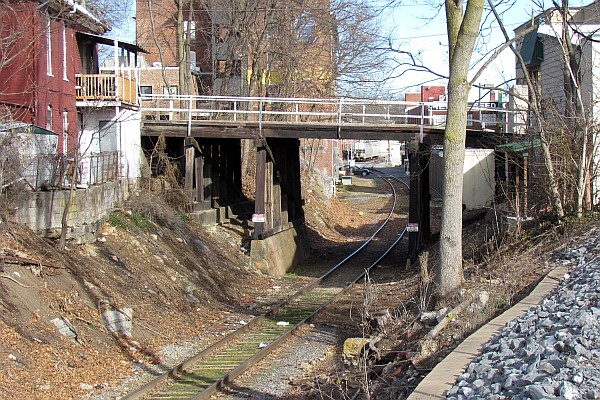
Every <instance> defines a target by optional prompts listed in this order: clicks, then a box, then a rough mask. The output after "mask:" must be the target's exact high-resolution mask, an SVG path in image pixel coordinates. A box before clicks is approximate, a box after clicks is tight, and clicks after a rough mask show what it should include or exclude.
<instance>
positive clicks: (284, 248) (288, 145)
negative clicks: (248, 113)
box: [250, 139, 310, 276]
mask: <svg viewBox="0 0 600 400" xmlns="http://www.w3.org/2000/svg"><path fill="white" fill-rule="evenodd" d="M299 145H300V142H299V140H297V139H269V140H258V141H257V142H256V196H255V204H254V215H253V221H254V234H253V240H252V243H251V246H250V260H251V264H252V265H253V266H254V267H255V268H257V269H259V270H260V271H262V272H264V273H267V274H269V275H273V276H280V275H283V274H284V273H285V272H287V271H288V270H290V269H291V268H292V267H294V266H295V265H296V264H297V263H298V262H300V261H302V260H303V259H305V258H306V257H308V256H309V253H310V245H309V243H308V236H307V233H306V227H305V225H304V214H303V211H302V199H301V187H300V160H299V157H300V156H299Z"/></svg>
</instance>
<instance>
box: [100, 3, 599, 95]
mask: <svg viewBox="0 0 600 400" xmlns="http://www.w3.org/2000/svg"><path fill="white" fill-rule="evenodd" d="M367 1H369V0H367ZM375 1H376V2H377V1H385V0H375ZM509 1H510V4H511V5H510V7H507V5H506V4H504V5H499V6H498V12H501V13H502V17H503V22H504V25H505V27H506V29H507V31H508V32H509V35H511V36H512V34H513V29H515V28H516V27H518V26H519V25H521V24H523V23H525V22H526V21H527V20H529V18H530V17H531V16H532V15H535V14H538V13H539V11H540V10H539V8H538V7H537V6H536V5H535V4H534V2H533V1H532V0H509ZM559 1H560V0H559ZM494 2H498V0H495V1H494ZM591 2H592V0H570V5H571V7H578V6H581V5H586V4H589V3H591ZM536 3H537V1H536ZM436 5H437V7H436ZM440 5H441V8H440ZM543 5H544V8H549V7H551V6H552V2H551V1H549V0H543ZM488 11H489V10H486V11H485V12H484V14H486V13H487V12H488ZM133 15H135V1H132V15H131V16H130V17H127V18H126V19H125V20H122V21H123V22H125V23H122V24H120V25H121V26H119V27H115V28H114V29H113V30H112V31H111V32H110V33H109V35H108V36H109V37H119V38H121V39H125V40H127V41H130V42H135V20H134V19H133ZM484 18H485V15H484ZM382 19H383V21H382V22H383V23H382V25H381V26H382V29H381V32H379V33H380V34H381V35H387V34H390V35H391V37H392V38H393V40H394V43H395V46H396V47H398V48H400V49H401V50H405V51H410V52H412V53H413V54H415V55H418V56H417V57H418V58H419V59H421V60H422V62H423V63H424V64H425V65H427V66H428V67H429V68H431V69H433V70H434V71H436V72H438V73H440V74H442V75H446V74H447V66H448V55H447V54H448V51H447V50H448V49H447V39H446V22H445V12H444V9H443V1H442V0H400V1H399V3H398V5H397V6H396V7H395V8H394V9H393V12H386V13H384V16H383V17H382ZM127 22H128V23H127ZM485 25H486V26H491V28H490V29H487V30H485V31H484V32H485V36H484V37H480V40H479V43H478V50H479V52H480V54H481V55H480V56H478V55H477V54H475V55H474V56H473V59H472V62H475V61H476V60H477V59H480V58H481V57H483V54H486V53H488V52H491V51H493V49H494V48H495V47H496V46H498V45H500V44H502V43H503V42H504V39H503V36H502V34H501V32H500V29H499V28H498V26H497V24H496V23H495V21H493V16H491V15H490V16H488V20H487V22H486V23H485ZM474 70H475V69H474ZM514 75H515V58H514V55H513V54H512V52H511V51H510V50H508V49H507V50H505V51H504V52H503V53H502V54H501V55H500V57H498V58H497V59H496V61H495V62H494V63H493V64H492V65H491V66H490V67H488V68H487V69H486V71H485V72H484V74H483V75H482V76H481V77H480V79H478V81H477V83H480V84H494V85H499V84H501V83H502V82H505V81H507V80H509V79H512V78H514ZM422 84H442V85H444V84H445V82H444V81H443V80H439V79H436V77H435V76H433V75H431V74H428V73H424V72H419V73H417V72H409V73H407V74H405V75H404V76H402V77H401V78H398V79H397V80H396V81H395V82H394V83H393V85H392V86H393V88H394V89H396V90H399V91H401V92H404V91H406V90H408V91H415V90H416V88H418V87H420V86H421V85H422Z"/></svg>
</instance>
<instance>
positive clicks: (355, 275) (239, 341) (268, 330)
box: [123, 171, 406, 400]
mask: <svg viewBox="0 0 600 400" xmlns="http://www.w3.org/2000/svg"><path fill="white" fill-rule="evenodd" d="M377 172H378V176H379V177H380V178H382V179H384V180H385V181H386V182H387V183H388V184H389V185H390V188H391V192H392V201H391V204H392V206H391V207H390V211H389V214H388V215H387V218H386V219H385V221H384V222H383V223H382V225H381V226H380V227H379V228H378V229H377V230H376V231H375V233H373V235H372V236H371V237H370V238H369V239H367V240H366V241H365V242H364V243H363V244H362V245H361V246H360V247H359V248H357V249H356V250H355V251H353V252H352V253H351V254H350V255H348V256H347V257H346V258H344V259H343V260H342V261H340V262H339V263H338V264H337V265H335V266H334V267H333V268H331V269H330V270H329V271H328V272H326V273H325V274H324V275H322V276H321V277H319V278H317V279H315V280H314V281H312V282H311V283H310V284H308V285H306V286H305V287H303V288H302V289H301V290H299V291H298V292H296V293H295V294H294V295H292V296H290V297H289V298H288V299H286V300H285V301H283V302H282V303H280V304H279V305H277V306H276V307H274V308H273V309H271V310H270V311H268V312H267V313H265V314H263V315H260V316H258V317H256V318H254V319H253V320H251V321H250V322H249V323H248V324H247V325H245V326H243V327H242V328H240V329H238V330H237V331H235V332H233V333H231V334H230V335H228V336H226V337H224V338H223V339H221V340H220V341H218V342H217V343H215V344H213V345H212V346H210V347H208V348H206V349H205V350H203V351H201V352H200V353H198V354H196V355H195V356H193V357H191V358H189V359H187V360H186V361H184V362H182V363H181V364H179V365H178V366H176V367H175V368H173V369H172V370H171V371H170V372H168V373H165V374H163V375H160V376H158V377H157V378H155V379H154V380H152V381H150V382H148V383H147V384H145V385H144V386H142V387H140V388H139V389H137V390H135V391H134V392H132V393H130V394H128V395H126V396H125V397H123V399H124V400H131V399H138V398H145V399H208V398H209V397H210V396H211V395H212V394H214V393H215V392H217V391H218V390H219V389H220V388H222V387H224V386H226V385H227V384H228V383H229V382H231V381H232V380H233V379H235V378H236V377H237V376H239V375H241V374H242V373H243V372H245V371H246V370H248V369H249V368H250V367H251V366H252V365H254V364H255V363H257V362H259V361H260V360H262V359H263V358H264V357H265V356H267V355H268V354H269V353H270V352H271V351H272V350H274V349H275V348H276V347H277V346H279V345H281V344H282V343H283V342H284V341H285V340H286V339H287V338H288V337H289V336H290V335H292V334H293V333H294V332H295V331H297V330H298V329H299V328H300V327H301V326H302V325H303V324H304V323H306V322H308V321H310V320H311V319H312V318H313V317H314V315H315V314H316V313H318V312H319V311H320V310H321V309H322V308H324V307H325V306H326V305H327V304H329V303H331V302H333V301H335V300H336V299H338V298H339V297H340V296H341V295H342V294H343V293H344V292H345V291H346V290H347V289H349V288H350V287H351V286H352V285H353V284H354V283H355V282H357V281H359V280H360V279H362V278H363V276H364V275H365V274H366V273H367V272H368V271H369V270H370V269H371V268H372V267H374V266H375V265H377V264H378V263H379V262H380V261H381V259H383V258H384V257H385V256H386V255H387V254H388V253H389V252H390V251H391V250H392V249H393V248H394V246H395V245H396V244H397V243H398V242H399V241H400V240H401V239H402V238H403V237H404V235H405V232H406V230H403V231H402V232H398V231H394V230H393V227H391V226H390V225H392V224H388V223H389V222H390V220H391V219H392V217H393V216H394V213H395V212H396V204H397V193H396V186H397V185H398V184H399V183H402V184H403V185H405V186H406V184H405V183H404V182H402V181H401V180H399V179H398V178H394V177H391V176H389V175H385V176H384V174H382V173H380V172H379V171H377ZM390 229H391V230H392V231H390ZM367 249H368V250H367ZM374 255H375V256H374Z"/></svg>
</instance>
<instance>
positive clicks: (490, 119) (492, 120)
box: [481, 113, 497, 125]
mask: <svg viewBox="0 0 600 400" xmlns="http://www.w3.org/2000/svg"><path fill="white" fill-rule="evenodd" d="M481 121H482V122H483V123H485V124H486V125H496V122H497V118H496V114H491V113H483V114H481Z"/></svg>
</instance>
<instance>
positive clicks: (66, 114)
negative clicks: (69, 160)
mask: <svg viewBox="0 0 600 400" xmlns="http://www.w3.org/2000/svg"><path fill="white" fill-rule="evenodd" d="M62 114H63V138H64V140H63V153H64V154H67V138H68V137H69V111H68V110H66V109H65V110H64V111H63V113H62Z"/></svg>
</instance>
